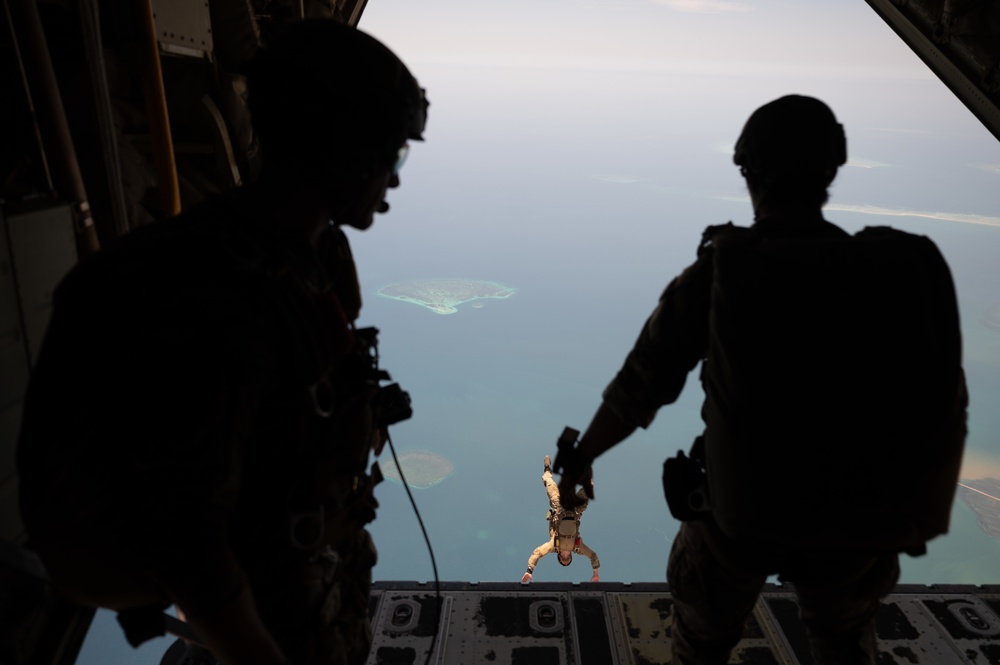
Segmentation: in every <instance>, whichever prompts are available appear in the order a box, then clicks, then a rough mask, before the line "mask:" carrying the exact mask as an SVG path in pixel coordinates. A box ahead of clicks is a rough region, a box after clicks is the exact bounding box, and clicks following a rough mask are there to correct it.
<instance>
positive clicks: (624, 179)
mask: <svg viewBox="0 0 1000 665" xmlns="http://www.w3.org/2000/svg"><path fill="white" fill-rule="evenodd" d="M590 177H591V178H593V179H594V180H603V181H604V182H614V183H617V184H619V185H630V184H632V183H633V182H639V179H638V178H633V177H632V176H627V175H592V176H590Z"/></svg>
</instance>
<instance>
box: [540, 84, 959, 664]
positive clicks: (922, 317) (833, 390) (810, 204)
mask: <svg viewBox="0 0 1000 665" xmlns="http://www.w3.org/2000/svg"><path fill="white" fill-rule="evenodd" d="M846 159H847V155H846V140H845V138H844V133H843V128H842V127H841V125H840V124H839V123H838V122H837V121H836V118H835V117H834V115H833V113H832V112H831V111H830V109H829V108H828V107H827V106H826V105H825V104H823V103H822V102H821V101H819V100H817V99H813V98H809V97H802V96H798V95H790V96H787V97H782V98H780V99H777V100H775V101H773V102H771V103H769V104H766V105H765V106H763V107H761V108H759V109H758V110H757V111H755V112H754V113H753V115H752V116H751V117H750V119H749V120H748V121H747V123H746V126H745V127H744V129H743V132H742V134H741V136H740V138H739V140H738V141H737V143H736V148H735V154H734V157H733V160H734V162H735V163H736V165H737V166H739V168H740V172H741V174H742V175H743V177H744V178H745V179H746V185H747V189H748V190H749V193H750V200H751V203H752V205H753V210H754V223H753V226H752V227H750V228H741V227H736V226H733V225H732V224H726V225H722V226H714V227H709V228H708V229H707V230H706V231H705V234H704V237H703V238H702V243H701V245H700V247H699V248H698V254H697V256H698V258H697V260H696V261H695V262H694V263H693V264H692V265H690V266H689V267H688V268H687V269H686V270H684V271H683V273H681V275H680V276H678V277H677V278H675V279H674V280H673V281H672V282H670V284H669V285H668V286H667V288H666V290H665V291H664V292H663V294H662V296H661V297H660V301H659V303H658V305H657V307H656V309H655V310H654V311H653V313H652V315H651V316H650V317H649V319H648V320H647V321H646V323H645V325H644V327H643V328H642V331H641V332H640V334H639V338H638V340H637V341H636V342H635V345H634V347H633V348H632V350H631V352H630V353H629V355H628V357H627V358H626V360H625V363H624V365H623V367H622V369H621V370H620V372H619V373H618V375H617V376H616V377H615V379H614V380H613V381H612V382H611V383H610V384H609V385H608V387H607V389H606V390H605V391H604V395H603V403H602V405H601V406H600V407H599V408H598V410H597V412H596V414H595V415H594V418H593V420H592V422H591V424H590V426H589V427H588V429H587V431H586V432H585V433H584V435H583V436H582V437H581V439H580V441H579V443H578V445H576V446H575V447H572V445H570V446H567V447H565V449H561V450H560V452H559V456H558V457H557V458H556V463H555V466H554V468H555V470H556V471H557V472H559V471H560V470H561V471H562V478H561V481H560V490H561V494H562V496H563V497H568V498H569V500H568V501H566V500H564V502H563V503H564V505H567V504H572V502H574V497H575V489H576V487H577V485H578V484H582V485H583V487H584V488H585V489H586V490H587V493H588V496H590V498H593V494H592V491H591V490H590V485H589V478H590V476H591V469H590V465H591V463H592V461H593V460H594V459H595V458H596V457H597V456H599V455H600V454H602V453H603V452H604V451H606V450H608V449H610V448H611V447H613V446H614V445H616V444H618V443H619V442H621V441H622V440H624V439H625V438H627V437H628V436H629V435H630V434H631V433H632V432H633V431H634V430H635V428H636V427H647V426H649V424H650V423H651V422H652V420H653V417H654V415H655V414H656V412H657V410H658V409H659V408H660V407H661V406H663V405H665V404H669V403H671V402H673V401H674V400H676V399H677V397H678V396H679V394H680V392H681V390H682V388H683V387H684V383H685V380H686V378H687V375H688V373H689V372H690V371H691V370H693V369H694V368H695V367H696V366H698V364H699V363H701V364H702V367H701V382H702V386H703V388H704V390H705V401H704V405H703V408H702V417H703V419H704V421H705V425H706V427H705V432H704V435H703V436H702V437H699V440H698V441H697V442H696V445H695V446H694V447H693V448H692V451H691V456H692V459H686V458H684V457H683V456H681V455H679V456H678V457H677V458H675V459H674V460H668V464H666V465H665V467H664V489H665V492H666V493H667V496H668V502H669V503H670V507H671V512H672V513H673V514H674V515H675V516H677V517H678V518H679V519H683V520H685V521H683V523H682V524H681V527H680V532H679V534H678V536H677V538H676V540H675V541H674V545H673V548H672V550H671V553H670V557H669V562H668V564H667V579H668V581H669V583H670V591H671V596H672V600H673V613H672V618H671V619H672V621H671V623H672V625H671V637H672V649H673V661H672V662H675V663H678V664H691V663H697V664H700V665H705V664H709V665H710V664H716V663H718V664H722V663H726V662H728V659H729V656H730V652H731V651H732V649H733V648H734V647H735V646H736V645H737V644H738V642H739V640H740V638H741V635H742V630H743V625H744V622H745V621H746V619H747V617H748V615H749V614H750V612H751V611H752V609H753V606H754V603H755V602H756V600H757V596H758V594H759V591H760V588H761V586H762V585H763V583H764V581H765V579H766V578H767V576H768V575H773V574H778V575H780V577H781V579H782V580H783V581H785V582H789V583H791V584H792V585H793V587H794V589H795V591H796V593H797V596H798V601H799V606H800V614H801V618H802V621H803V622H804V624H805V627H806V629H807V632H808V634H809V639H810V642H811V647H812V651H813V654H814V656H815V658H816V660H817V662H818V663H821V664H832V663H837V664H839V665H844V664H859V665H861V664H865V665H871V664H873V663H875V659H876V655H877V645H876V639H875V630H874V617H875V613H876V610H877V608H878V605H879V599H880V598H882V597H883V596H885V595H886V594H888V593H889V592H890V591H891V590H892V588H893V586H894V585H895V583H896V580H897V579H898V576H899V561H898V554H899V553H900V552H906V553H910V554H914V555H919V554H921V553H922V552H924V551H925V548H924V543H925V542H926V541H927V540H929V539H930V538H933V537H935V536H937V535H939V534H941V533H944V532H945V531H946V530H947V527H948V519H949V514H950V507H951V503H952V500H953V498H954V493H955V483H956V481H957V478H958V470H959V466H960V462H961V454H962V448H963V444H964V439H965V417H966V405H967V395H966V390H965V381H964V376H963V373H962V369H961V338H960V333H959V326H958V311H957V305H956V303H955V293H954V286H953V284H952V282H951V277H950V273H949V271H948V268H947V265H946V264H945V263H944V260H943V259H942V257H941V255H940V253H939V252H938V250H937V248H936V247H935V246H934V244H933V243H932V242H931V241H930V240H928V239H927V238H924V237H921V236H915V235H912V234H908V233H904V232H901V231H896V230H894V229H890V228H884V227H877V228H868V229H865V230H863V231H860V232H858V233H857V234H855V235H853V236H852V235H849V234H848V233H846V232H845V231H843V230H842V229H840V228H839V227H837V226H835V225H833V224H831V223H830V222H828V221H826V220H825V219H823V215H822V211H821V208H822V206H823V204H824V203H825V202H826V200H827V187H828V186H829V185H830V183H832V182H833V179H834V177H835V176H836V174H837V170H838V168H839V167H840V166H842V165H843V164H844V163H845V162H846ZM914 317H916V320H915V319H914ZM692 460H693V461H692ZM678 469H680V471H678Z"/></svg>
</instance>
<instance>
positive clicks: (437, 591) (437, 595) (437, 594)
mask: <svg viewBox="0 0 1000 665" xmlns="http://www.w3.org/2000/svg"><path fill="white" fill-rule="evenodd" d="M385 438H386V441H387V442H388V443H389V452H391V453H392V461H393V463H394V464H395V465H396V470H397V471H398V472H399V479H400V480H401V481H402V483H403V489H405V490H406V496H408V497H410V505H411V506H413V514H414V515H416V516H417V523H419V524H420V531H421V533H423V534H424V542H425V543H427V553H428V554H430V555H431V568H433V569H434V614H435V618H434V637H432V638H431V646H430V648H429V649H428V650H427V658H426V659H424V665H429V664H430V662H431V657H432V656H433V655H434V647H435V646H437V638H438V633H439V632H441V580H440V579H439V578H438V568H437V562H436V561H435V560H434V548H433V547H431V539H430V538H429V537H428V536H427V529H426V528H425V527H424V520H423V519H422V518H421V517H420V510H418V509H417V502H416V501H415V500H414V499H413V492H411V491H410V484H409V483H408V482H406V476H404V475H403V467H402V465H401V464H400V463H399V458H398V457H396V447H395V446H394V445H392V437H391V436H389V431H388V429H387V430H386V437H385Z"/></svg>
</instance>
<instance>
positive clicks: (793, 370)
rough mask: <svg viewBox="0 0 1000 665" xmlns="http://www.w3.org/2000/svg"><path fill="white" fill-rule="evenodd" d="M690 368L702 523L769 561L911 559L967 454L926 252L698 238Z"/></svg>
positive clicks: (907, 243)
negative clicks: (704, 320) (702, 263)
mask: <svg viewBox="0 0 1000 665" xmlns="http://www.w3.org/2000/svg"><path fill="white" fill-rule="evenodd" d="M711 239H712V247H713V252H714V258H713V266H714V268H713V285H712V295H711V315H710V331H711V334H710V342H709V350H708V355H707V359H706V361H705V363H704V365H703V367H702V383H703V385H704V388H705V406H704V411H703V415H704V418H705V422H706V431H705V469H706V474H707V480H708V489H709V496H710V499H711V506H712V514H713V516H714V518H715V520H716V521H717V522H718V524H719V526H720V527H721V528H722V529H723V531H725V532H726V533H728V534H729V535H731V536H734V537H739V538H743V539H746V540H748V541H753V542H757V543H759V544H760V545H762V546H765V547H768V548H771V549H778V550H782V549H788V550H801V549H803V548H823V549H827V550H834V551H838V550H839V551H851V550H865V551H871V550H873V549H877V550H893V551H906V552H910V553H921V552H922V551H923V550H924V543H925V542H926V541H927V540H929V539H931V538H933V537H935V536H937V535H940V534H942V533H945V532H946V531H947V529H948V520H949V516H950V512H951V504H952V501H953V499H954V495H955V489H956V482H957V480H958V472H959V466H960V463H961V456H962V449H963V446H964V440H965V406H966V401H967V398H966V394H965V383H964V377H963V374H962V369H961V338H960V331H959V325H958V309H957V305H956V301H955V291H954V286H953V284H952V280H951V275H950V272H949V270H948V267H947V265H946V264H945V262H944V259H943V258H942V257H941V254H940V252H939V251H938V249H937V247H936V246H935V245H934V243H932V242H931V241H930V240H929V239H927V238H925V237H923V236H916V235H912V234H908V233H904V232H902V231H896V230H893V229H890V228H884V227H883V228H866V229H864V230H863V231H861V232H859V233H857V234H856V235H854V236H852V237H844V238H843V239H833V240H831V239H822V240H813V239H787V238H765V237H763V236H762V235H760V234H759V233H758V232H757V231H755V230H753V229H746V228H739V227H734V226H732V225H727V226H724V227H716V228H715V229H714V234H713V235H711Z"/></svg>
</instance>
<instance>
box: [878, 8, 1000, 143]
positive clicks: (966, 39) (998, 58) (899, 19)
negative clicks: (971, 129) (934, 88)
mask: <svg viewBox="0 0 1000 665" xmlns="http://www.w3.org/2000/svg"><path fill="white" fill-rule="evenodd" d="M867 2H868V4H869V5H870V6H871V8H872V9H874V10H875V12H876V13H878V15H879V16H881V17H882V19H883V20H884V21H885V22H886V23H887V24H889V26H890V27H891V28H892V29H893V30H895V31H896V34H897V35H899V38H900V39H902V40H903V41H904V42H906V44H907V45H908V46H909V47H910V48H911V49H913V52H914V53H916V54H917V55H918V56H919V57H920V59H921V60H923V61H924V63H925V64H926V65H927V66H928V67H929V68H930V69H931V71H933V72H934V73H935V74H936V75H937V77H938V78H940V79H941V81H942V82H944V84H945V85H947V86H948V88H950V89H951V91H952V92H953V93H955V96H956V97H958V98H959V99H960V100H962V103H964V104H965V105H966V106H967V107H968V108H969V110H970V111H972V113H973V114H974V115H975V116H976V117H977V118H979V120H980V122H982V123H983V125H985V126H986V128H987V129H989V130H990V132H992V134H993V136H995V137H996V138H997V139H998V140H1000V2H998V0H867Z"/></svg>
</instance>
